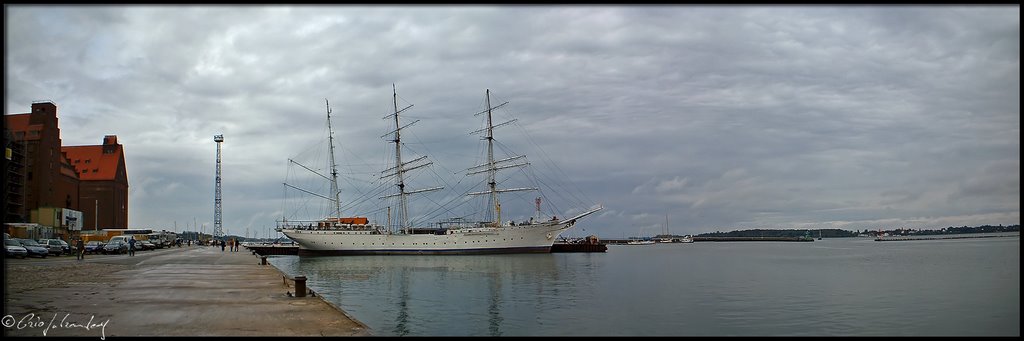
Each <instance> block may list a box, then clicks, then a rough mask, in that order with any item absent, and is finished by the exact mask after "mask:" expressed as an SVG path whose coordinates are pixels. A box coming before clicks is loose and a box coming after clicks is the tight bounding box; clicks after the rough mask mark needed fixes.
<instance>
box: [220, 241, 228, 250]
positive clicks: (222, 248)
mask: <svg viewBox="0 0 1024 341" xmlns="http://www.w3.org/2000/svg"><path fill="white" fill-rule="evenodd" d="M225 245H227V243H226V242H224V240H223V239H221V240H220V252H224V246H225Z"/></svg>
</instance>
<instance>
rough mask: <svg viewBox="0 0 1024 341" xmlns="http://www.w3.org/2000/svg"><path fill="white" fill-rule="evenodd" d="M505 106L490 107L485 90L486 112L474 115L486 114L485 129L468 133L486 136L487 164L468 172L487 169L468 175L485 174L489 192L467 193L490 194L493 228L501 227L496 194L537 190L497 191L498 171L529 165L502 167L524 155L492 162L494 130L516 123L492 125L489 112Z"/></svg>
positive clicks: (525, 163) (518, 164)
mask: <svg viewBox="0 0 1024 341" xmlns="http://www.w3.org/2000/svg"><path fill="white" fill-rule="evenodd" d="M505 104H508V102H505V103H502V104H500V105H498V106H496V107H491V89H487V110H484V111H481V112H478V113H476V115H480V114H483V113H487V127H486V128H483V129H480V130H477V131H474V132H472V133H470V134H477V133H480V132H487V135H485V136H484V139H485V140H487V163H485V164H482V165H477V166H474V167H470V168H469V170H471V171H472V170H474V169H480V168H481V167H485V166H486V167H487V168H485V169H482V170H478V171H474V172H470V173H469V175H472V174H477V173H483V172H487V186H488V187H489V190H488V191H484V192H473V193H469V195H480V194H490V199H489V204H490V205H489V206H490V208H491V209H493V212H494V215H493V216H494V221H493V223H494V226H495V227H499V226H501V203H500V202H498V193H501V192H514V191H531V190H536V189H537V188H510V189H498V188H497V185H498V183H497V181H496V180H495V177H496V175H497V172H498V170H499V169H505V168H512V167H521V166H526V165H529V164H530V163H529V162H523V163H517V164H511V165H503V163H504V162H509V161H513V160H518V159H521V158H524V157H526V155H519V156H513V157H510V158H505V159H501V160H494V128H497V127H500V126H504V125H506V124H510V123H512V122H515V121H516V119H513V120H511V121H508V122H504V123H501V124H498V125H494V120H493V118H492V114H491V111H492V110H494V109H497V108H500V107H501V106H504V105H505ZM474 116H475V115H474Z"/></svg>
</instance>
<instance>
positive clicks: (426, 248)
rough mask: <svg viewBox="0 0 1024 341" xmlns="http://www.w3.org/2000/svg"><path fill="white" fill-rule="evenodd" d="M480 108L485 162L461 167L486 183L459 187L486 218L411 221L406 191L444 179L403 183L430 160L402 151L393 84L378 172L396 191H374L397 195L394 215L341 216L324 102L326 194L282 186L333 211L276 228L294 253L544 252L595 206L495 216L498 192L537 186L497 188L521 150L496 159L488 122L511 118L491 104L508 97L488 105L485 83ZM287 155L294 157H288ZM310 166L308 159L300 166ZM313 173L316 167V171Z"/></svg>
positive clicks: (519, 162)
mask: <svg viewBox="0 0 1024 341" xmlns="http://www.w3.org/2000/svg"><path fill="white" fill-rule="evenodd" d="M486 95H487V96H486V105H487V109H486V110H483V111H481V112H478V113H477V114H475V116H479V115H483V114H486V115H487V116H486V126H485V127H484V128H483V129H480V130H477V131H475V132H473V134H481V135H482V137H483V140H485V141H486V143H487V147H486V148H487V156H486V162H484V163H482V164H480V165H476V166H474V167H470V168H468V169H467V175H476V174H486V176H487V181H486V183H484V184H485V185H486V186H487V189H486V190H483V191H477V192H471V193H466V194H467V195H469V196H486V197H487V199H488V200H487V207H488V208H487V209H488V211H489V212H487V214H486V215H485V218H487V219H486V221H468V220H467V219H463V218H453V219H447V220H445V221H440V222H436V223H435V224H436V225H435V224H432V225H430V226H412V224H410V222H409V207H408V206H409V205H408V202H407V197H408V196H409V195H412V194H418V193H426V192H432V191H436V190H440V189H442V188H443V187H432V188H426V189H417V190H410V189H407V188H406V183H405V180H406V178H407V176H408V175H409V172H410V171H412V170H414V169H418V168H422V167H426V166H428V165H430V164H431V162H425V159H426V157H420V158H416V159H413V160H411V161H403V159H402V131H403V129H406V128H408V127H409V126H411V125H412V124H414V123H416V121H414V122H412V123H408V124H405V125H404V126H403V125H401V119H400V114H401V113H402V112H404V111H405V110H406V109H409V108H410V107H412V105H409V106H407V107H405V108H403V109H399V108H398V94H397V90H395V91H394V92H393V98H394V112H393V113H392V114H389V115H387V116H385V117H384V118H385V119H389V120H391V121H393V122H394V130H392V131H391V132H389V133H387V134H385V136H382V137H387V138H390V139H389V140H388V142H390V143H394V148H395V149H394V151H395V160H394V162H395V163H394V166H393V167H391V168H389V169H387V170H385V171H383V172H381V175H380V177H379V178H380V179H394V187H395V193H393V194H389V195H386V196H382V197H380V198H378V199H388V198H390V199H395V198H397V199H398V200H397V203H396V204H397V207H395V210H394V211H395V212H394V215H395V217H394V219H393V218H392V211H393V210H392V208H391V207H390V206H389V207H388V209H387V211H388V215H387V224H386V225H381V224H378V223H375V222H371V221H370V219H369V218H367V217H365V216H350V217H342V216H341V213H340V212H341V205H340V200H339V190H338V170H337V166H336V163H335V160H334V138H333V131H332V130H331V123H330V122H331V121H330V120H331V110H330V104H329V103H328V108H327V127H328V134H329V135H328V136H329V139H328V140H329V144H330V147H329V148H330V151H329V153H330V155H329V156H330V166H331V176H330V177H327V176H324V175H320V176H321V177H323V178H327V179H329V181H330V183H331V189H330V191H331V193H330V194H331V195H330V196H323V195H318V194H315V193H312V192H309V191H305V190H303V189H301V188H297V187H293V186H290V185H288V184H287V183H286V184H285V186H286V187H292V188H294V189H297V190H300V191H303V192H307V193H308V194H313V195H316V196H319V197H321V198H324V199H327V200H328V201H330V202H331V203H332V204H333V212H332V213H331V214H330V215H329V216H328V217H326V218H323V219H318V220H313V221H299V220H284V219H283V220H281V221H278V227H277V231H279V232H281V233H283V234H284V235H285V236H287V237H288V238H290V239H291V240H293V241H295V242H296V243H298V244H299V255H300V256H303V255H358V254H384V255H393V254H494V253H546V252H550V250H551V245H552V244H553V243H554V241H555V239H556V238H558V236H559V234H560V233H562V232H563V231H565V230H567V229H569V228H571V227H572V226H573V225H574V224H576V222H577V221H579V220H580V219H582V218H584V217H586V216H588V215H591V214H593V213H595V212H597V211H599V210H601V209H602V207H600V206H598V207H592V208H589V209H586V210H585V211H583V213H579V214H577V215H575V216H573V217H571V218H568V219H558V218H557V216H553V217H552V218H550V219H546V218H545V219H540V217H539V214H538V215H537V216H536V218H537V219H534V218H531V219H529V220H528V221H523V222H520V223H518V224H517V223H516V222H514V221H508V222H504V221H502V218H501V202H500V196H501V194H502V193H507V192H519V191H534V190H538V188H533V187H520V188H498V187H497V185H498V181H497V175H498V172H499V171H502V170H506V169H512V168H519V167H525V166H528V165H529V162H525V155H519V156H513V157H507V158H502V159H498V160H495V156H494V147H495V146H494V144H495V141H494V130H495V128H498V127H501V126H504V125H507V124H509V123H512V122H514V121H515V120H511V121H508V122H504V123H500V124H497V125H496V124H494V123H493V117H492V111H493V110H494V109H497V108H499V107H502V106H504V105H505V104H508V102H505V103H502V104H500V105H498V106H493V107H492V106H491V100H490V98H491V95H490V90H489V89H488V90H487V92H486ZM293 162H294V161H293ZM303 168H306V169H307V170H309V168H308V167H305V166H303ZM318 175H319V174H318ZM540 201H541V200H540V198H539V197H538V198H537V199H536V204H537V212H538V213H539V212H540Z"/></svg>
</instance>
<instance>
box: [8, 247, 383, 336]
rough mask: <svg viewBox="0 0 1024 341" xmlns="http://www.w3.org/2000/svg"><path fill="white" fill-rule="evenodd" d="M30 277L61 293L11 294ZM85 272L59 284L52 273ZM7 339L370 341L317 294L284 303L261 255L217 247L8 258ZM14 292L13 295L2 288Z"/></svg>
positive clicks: (278, 277)
mask: <svg viewBox="0 0 1024 341" xmlns="http://www.w3.org/2000/svg"><path fill="white" fill-rule="evenodd" d="M25 269H31V270H30V271H31V272H33V273H39V272H47V271H50V272H58V274H57V276H60V277H61V278H65V279H66V278H69V277H68V276H71V278H73V279H70V282H66V283H63V284H62V285H52V284H40V285H42V286H41V287H31V286H24V285H23V284H24V283H18V284H22V286H21V287H18V286H17V285H16V284H15V283H9V282H8V281H9V280H12V278H13V280H18V278H22V280H23V281H24V280H25V279H24V278H26V276H27V277H29V278H36V277H32V274H24V273H18V274H15V272H19V271H22V272H25ZM83 270H84V271H89V273H84V274H75V275H73V276H72V275H68V276H61V275H60V273H59V272H66V273H69V274H70V273H74V272H75V271H78V272H82V271H83ZM4 278H5V290H4V296H5V297H4V299H5V305H4V317H3V325H4V336H54V337H62V336H77V337H99V338H101V339H105V338H106V337H116V336H367V335H370V333H369V329H368V328H367V327H366V326H365V325H364V324H362V323H360V322H359V321H357V320H355V319H353V318H351V317H349V316H348V315H346V314H345V312H343V311H341V310H340V309H338V308H337V307H335V306H333V305H332V304H330V303H328V302H326V301H325V300H323V299H321V298H320V297H319V296H309V295H307V296H306V297H291V296H289V295H288V294H287V293H288V292H291V293H293V294H294V292H295V288H294V283H291V282H290V281H288V280H286V278H285V276H284V274H282V273H281V272H280V271H278V270H277V269H276V268H274V267H273V266H271V265H260V257H258V256H255V255H253V254H252V253H251V252H246V250H245V249H242V250H241V251H239V252H230V251H221V249H220V247H197V246H192V247H182V248H169V249H161V250H152V251H137V252H136V255H135V256H133V257H132V256H127V255H87V256H86V259H85V260H84V261H79V260H77V259H75V257H74V256H62V257H49V258H47V259H34V258H29V259H10V258H8V259H6V261H5V276H4ZM11 288H14V289H13V290H8V289H11Z"/></svg>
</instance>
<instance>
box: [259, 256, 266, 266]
mask: <svg viewBox="0 0 1024 341" xmlns="http://www.w3.org/2000/svg"><path fill="white" fill-rule="evenodd" d="M260 265H267V256H260Z"/></svg>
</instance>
